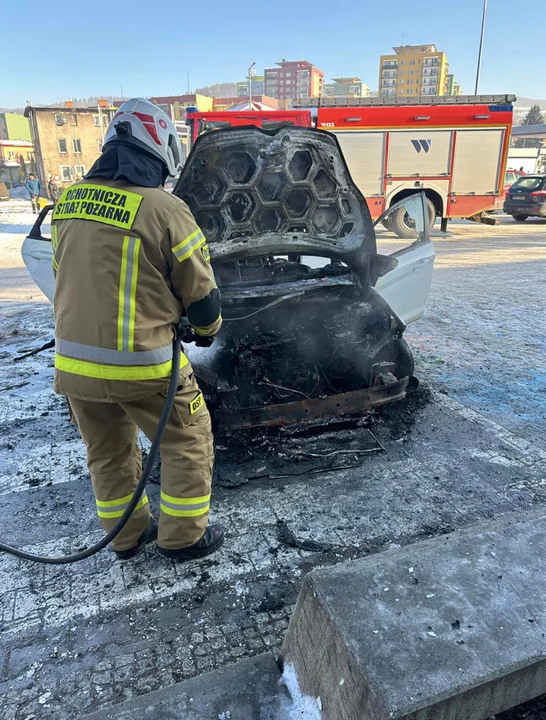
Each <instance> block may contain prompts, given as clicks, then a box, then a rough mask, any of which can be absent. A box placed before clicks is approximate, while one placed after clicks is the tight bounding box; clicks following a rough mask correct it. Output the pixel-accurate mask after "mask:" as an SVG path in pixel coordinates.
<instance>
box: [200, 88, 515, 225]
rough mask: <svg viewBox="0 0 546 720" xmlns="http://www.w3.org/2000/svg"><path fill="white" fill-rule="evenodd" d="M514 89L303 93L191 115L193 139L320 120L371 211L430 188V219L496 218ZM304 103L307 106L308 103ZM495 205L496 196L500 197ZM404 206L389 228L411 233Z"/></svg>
mask: <svg viewBox="0 0 546 720" xmlns="http://www.w3.org/2000/svg"><path fill="white" fill-rule="evenodd" d="M515 99H516V98H515V96H513V95H466V96H459V97H444V96H441V97H440V96H438V97H436V96H432V97H419V98H409V97H408V98H375V97H367V98H300V99H298V100H294V105H295V106H297V109H294V110H285V111H274V110H273V111H270V112H260V111H254V112H243V111H229V110H227V111H224V112H217V113H212V112H211V113H206V112H205V113H197V112H196V113H191V112H190V113H188V119H187V122H188V123H189V125H190V128H191V131H190V132H191V137H192V140H193V141H195V139H196V138H197V137H198V135H200V134H201V133H202V132H206V131H208V130H214V129H221V128H223V127H231V126H235V125H249V124H253V125H258V126H259V127H275V126H277V125H279V124H286V123H292V124H294V125H304V126H305V125H307V126H309V125H311V124H313V125H316V127H318V128H319V129H321V130H327V131H329V132H331V133H334V134H335V135H336V136H337V138H338V140H339V143H340V145H341V148H342V150H343V154H344V156H345V159H346V161H347V164H348V166H349V170H350V172H351V175H352V177H353V179H354V181H355V183H356V184H357V185H358V187H359V188H360V190H361V191H362V193H363V195H364V196H365V198H366V200H367V202H368V206H369V208H370V212H371V214H372V217H374V218H377V217H379V216H380V215H381V214H382V213H383V212H384V211H385V210H386V209H387V208H389V207H390V206H391V205H394V204H395V203H397V202H398V201H399V200H402V199H403V198H405V197H407V196H409V195H412V194H413V193H416V192H423V191H424V192H425V194H426V196H427V199H428V205H429V213H430V219H431V224H432V223H433V222H434V220H435V219H436V218H437V217H440V218H441V220H442V229H443V230H445V229H446V227H447V221H448V220H449V219H450V218H472V219H475V220H482V221H486V222H487V221H488V220H490V221H492V222H494V220H492V219H491V218H490V217H488V216H487V215H486V214H485V213H486V211H487V210H490V209H492V208H494V206H495V203H496V202H497V199H498V198H501V197H502V196H503V194H504V173H505V170H506V164H507V158H508V148H509V145H510V135H511V130H512V121H513V102H514V101H515ZM303 108H305V109H303ZM497 204H498V202H497ZM406 223H407V214H406V213H405V212H404V209H403V208H401V209H400V212H399V213H393V214H392V216H391V217H390V218H389V227H390V229H392V230H393V231H394V232H396V233H397V234H398V235H400V236H401V237H413V235H414V233H415V231H414V229H413V228H412V227H410V226H408V225H407V224H406Z"/></svg>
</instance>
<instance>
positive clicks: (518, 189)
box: [504, 175, 546, 222]
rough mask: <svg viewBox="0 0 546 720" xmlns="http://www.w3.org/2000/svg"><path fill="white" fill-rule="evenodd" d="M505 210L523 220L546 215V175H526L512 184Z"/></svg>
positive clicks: (519, 220) (518, 219) (520, 220)
mask: <svg viewBox="0 0 546 720" xmlns="http://www.w3.org/2000/svg"><path fill="white" fill-rule="evenodd" d="M504 212H505V213H507V214H508V215H511V216H512V217H513V218H514V220H517V221H518V222H523V221H524V220H527V218H528V217H546V175H526V176H525V177H520V178H519V179H518V180H516V182H515V183H514V184H513V185H512V187H511V188H510V190H509V193H508V195H507V197H506V200H505V202H504Z"/></svg>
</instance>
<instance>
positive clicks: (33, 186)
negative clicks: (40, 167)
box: [25, 173, 42, 215]
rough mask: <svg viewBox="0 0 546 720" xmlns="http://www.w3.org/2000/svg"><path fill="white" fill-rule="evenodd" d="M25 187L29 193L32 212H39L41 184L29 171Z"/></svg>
mask: <svg viewBox="0 0 546 720" xmlns="http://www.w3.org/2000/svg"><path fill="white" fill-rule="evenodd" d="M25 187H26V189H27V190H28V193H29V195H30V202H31V203H32V212H33V213H34V214H35V215H36V214H37V213H39V212H40V192H41V190H42V186H41V184H40V181H39V180H38V178H37V177H36V176H35V175H34V174H33V173H30V175H29V176H28V180H27V181H26V183H25Z"/></svg>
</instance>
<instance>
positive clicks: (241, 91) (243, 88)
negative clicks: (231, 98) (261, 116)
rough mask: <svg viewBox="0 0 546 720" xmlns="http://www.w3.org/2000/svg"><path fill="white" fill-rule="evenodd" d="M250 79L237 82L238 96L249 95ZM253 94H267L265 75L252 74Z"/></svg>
mask: <svg viewBox="0 0 546 720" xmlns="http://www.w3.org/2000/svg"><path fill="white" fill-rule="evenodd" d="M248 95H249V87H248V80H243V81H242V82H238V83H237V96H238V97H248ZM252 95H265V78H264V76H263V75H253V76H252Z"/></svg>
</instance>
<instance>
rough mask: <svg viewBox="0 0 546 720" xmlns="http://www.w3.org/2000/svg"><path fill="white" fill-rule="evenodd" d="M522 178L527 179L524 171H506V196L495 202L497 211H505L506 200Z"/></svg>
mask: <svg viewBox="0 0 546 720" xmlns="http://www.w3.org/2000/svg"><path fill="white" fill-rule="evenodd" d="M520 177H525V173H524V172H523V170H506V172H505V173H504V195H501V197H499V198H497V200H496V202H495V208H494V209H495V210H502V209H503V207H504V203H505V201H506V198H507V197H508V191H509V190H510V188H511V187H512V185H513V184H514V183H515V182H516V180H519V178H520Z"/></svg>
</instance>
